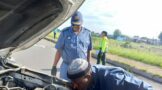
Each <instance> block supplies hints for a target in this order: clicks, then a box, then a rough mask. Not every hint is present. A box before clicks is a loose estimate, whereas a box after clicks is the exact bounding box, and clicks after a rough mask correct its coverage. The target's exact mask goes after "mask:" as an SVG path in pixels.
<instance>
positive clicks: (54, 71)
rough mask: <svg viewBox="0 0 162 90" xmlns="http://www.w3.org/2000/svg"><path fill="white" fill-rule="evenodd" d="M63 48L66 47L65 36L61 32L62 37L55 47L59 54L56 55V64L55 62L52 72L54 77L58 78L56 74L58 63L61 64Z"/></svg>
mask: <svg viewBox="0 0 162 90" xmlns="http://www.w3.org/2000/svg"><path fill="white" fill-rule="evenodd" d="M63 47H64V36H63V32H61V34H60V36H59V39H58V41H57V43H56V45H55V48H56V49H57V52H56V54H55V59H54V62H53V65H52V70H51V75H54V76H56V73H57V68H56V66H57V63H58V62H59V60H60V57H61V52H62V50H63Z"/></svg>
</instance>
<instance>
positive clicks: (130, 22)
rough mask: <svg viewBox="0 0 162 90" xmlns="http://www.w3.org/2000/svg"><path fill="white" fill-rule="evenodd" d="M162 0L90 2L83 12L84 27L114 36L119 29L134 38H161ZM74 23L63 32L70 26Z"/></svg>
mask: <svg viewBox="0 0 162 90" xmlns="http://www.w3.org/2000/svg"><path fill="white" fill-rule="evenodd" d="M161 9H162V0H86V1H85V2H84V4H83V5H82V6H81V7H80V9H79V11H80V12H81V13H82V14H83V19H84V24H83V26H84V27H86V28H88V29H89V30H91V31H95V32H98V33H100V32H102V31H103V30H105V31H107V32H108V33H109V34H113V32H114V30H116V29H119V30H120V31H121V32H122V34H124V35H128V36H130V37H133V36H136V35H137V36H140V37H148V38H158V35H159V34H160V32H162V10H161ZM69 25H70V20H68V21H67V22H65V24H63V25H62V26H61V27H60V28H61V29H62V28H63V27H66V26H69Z"/></svg>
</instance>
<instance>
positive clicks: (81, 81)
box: [72, 75, 91, 90]
mask: <svg viewBox="0 0 162 90" xmlns="http://www.w3.org/2000/svg"><path fill="white" fill-rule="evenodd" d="M90 77H91V76H90V75H86V76H84V77H81V78H78V79H75V80H72V82H73V86H74V88H75V89H77V90H87V87H88V85H89V83H90Z"/></svg>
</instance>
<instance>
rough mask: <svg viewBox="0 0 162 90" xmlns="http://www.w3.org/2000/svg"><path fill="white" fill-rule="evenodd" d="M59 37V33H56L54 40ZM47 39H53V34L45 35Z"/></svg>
mask: <svg viewBox="0 0 162 90" xmlns="http://www.w3.org/2000/svg"><path fill="white" fill-rule="evenodd" d="M59 35H60V33H56V39H58V37H59ZM47 37H48V38H50V39H54V34H53V32H51V33H49V34H48V35H47Z"/></svg>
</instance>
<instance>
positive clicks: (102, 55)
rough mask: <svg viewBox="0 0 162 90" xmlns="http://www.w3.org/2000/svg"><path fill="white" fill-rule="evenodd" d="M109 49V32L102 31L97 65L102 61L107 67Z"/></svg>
mask: <svg viewBox="0 0 162 90" xmlns="http://www.w3.org/2000/svg"><path fill="white" fill-rule="evenodd" d="M107 49H108V38H107V32H106V31H102V33H101V41H100V42H99V52H98V55H97V64H100V61H102V65H105V61H106V52H107Z"/></svg>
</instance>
